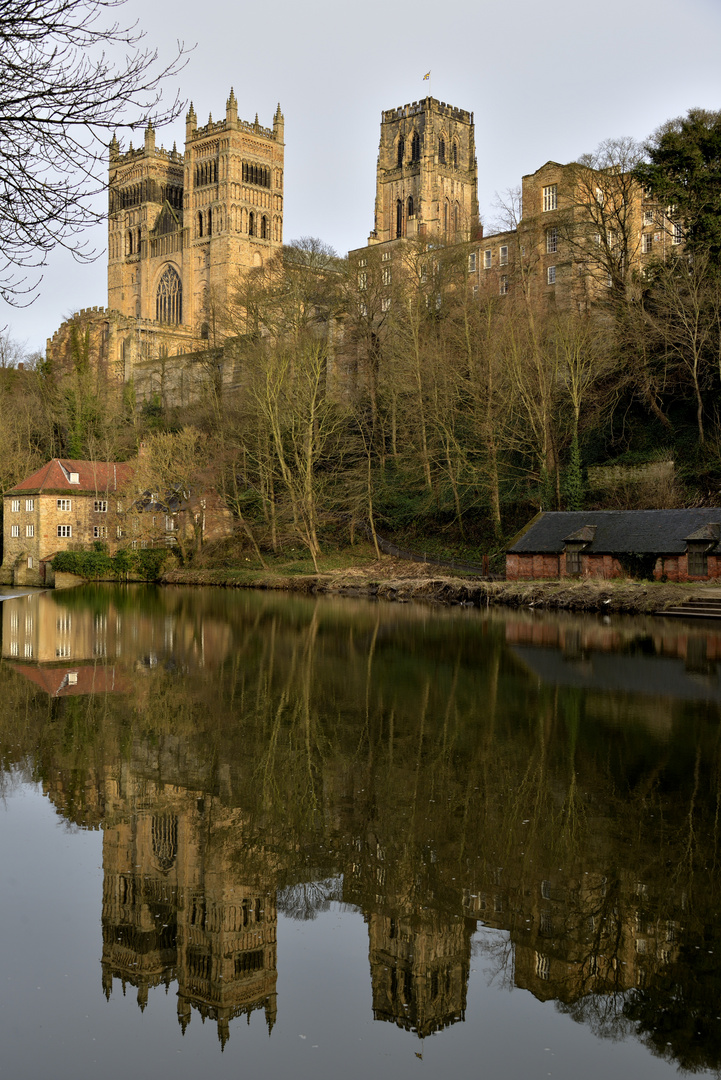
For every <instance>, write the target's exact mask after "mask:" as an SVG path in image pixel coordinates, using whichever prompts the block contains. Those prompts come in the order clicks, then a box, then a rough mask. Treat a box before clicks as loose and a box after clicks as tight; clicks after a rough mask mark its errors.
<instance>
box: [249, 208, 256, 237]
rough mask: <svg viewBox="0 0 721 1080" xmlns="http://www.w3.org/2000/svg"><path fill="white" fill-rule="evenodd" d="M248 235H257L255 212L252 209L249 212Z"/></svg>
mask: <svg viewBox="0 0 721 1080" xmlns="http://www.w3.org/2000/svg"><path fill="white" fill-rule="evenodd" d="M248 236H255V214H254V213H253V211H252V210H251V211H250V213H249V214H248Z"/></svg>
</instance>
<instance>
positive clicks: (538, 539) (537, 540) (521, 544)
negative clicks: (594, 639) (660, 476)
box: [506, 507, 721, 581]
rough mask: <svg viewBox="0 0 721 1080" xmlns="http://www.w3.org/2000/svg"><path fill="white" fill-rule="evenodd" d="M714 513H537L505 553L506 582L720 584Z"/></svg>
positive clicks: (720, 511) (720, 523) (720, 512)
mask: <svg viewBox="0 0 721 1080" xmlns="http://www.w3.org/2000/svg"><path fill="white" fill-rule="evenodd" d="M720 539H721V508H716V507H711V508H708V509H694V510H574V511H570V510H569V511H541V512H540V513H539V514H537V515H536V517H535V518H533V520H532V521H531V522H529V524H528V525H526V527H525V528H524V529H522V530H521V532H520V533H518V534H517V536H516V537H515V538H514V541H513V543H512V544H511V546H510V547H509V548H508V550H507V552H506V577H507V579H508V580H509V581H525V580H534V579H537V578H566V577H578V578H583V577H595V578H615V577H642V578H652V577H653V578H656V579H657V580H659V579H664V580H668V581H706V580H713V579H716V578H720V577H721V547H720V546H719V540H720Z"/></svg>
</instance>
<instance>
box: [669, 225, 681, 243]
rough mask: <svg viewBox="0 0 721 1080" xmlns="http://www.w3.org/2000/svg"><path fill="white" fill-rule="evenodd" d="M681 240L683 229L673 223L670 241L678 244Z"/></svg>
mask: <svg viewBox="0 0 721 1080" xmlns="http://www.w3.org/2000/svg"><path fill="white" fill-rule="evenodd" d="M682 241H683V229H682V228H681V226H680V225H674V227H673V231H672V232H671V243H672V244H680V243H681V242H682Z"/></svg>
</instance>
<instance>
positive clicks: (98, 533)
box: [93, 525, 108, 540]
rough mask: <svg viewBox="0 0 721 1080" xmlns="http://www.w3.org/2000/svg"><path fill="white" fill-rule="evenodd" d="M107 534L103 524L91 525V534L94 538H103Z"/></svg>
mask: <svg viewBox="0 0 721 1080" xmlns="http://www.w3.org/2000/svg"><path fill="white" fill-rule="evenodd" d="M107 535H108V530H107V528H106V526H105V525H93V536H94V537H95V539H96V540H104V539H105V537H106V536H107Z"/></svg>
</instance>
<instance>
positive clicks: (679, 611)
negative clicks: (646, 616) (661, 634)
mask: <svg viewBox="0 0 721 1080" xmlns="http://www.w3.org/2000/svg"><path fill="white" fill-rule="evenodd" d="M654 614H656V615H661V616H663V618H670V619H721V596H693V597H690V598H689V599H688V600H685V601H684V602H683V604H681V605H679V607H674V608H668V610H667V611H656V612H655V613H654Z"/></svg>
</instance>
